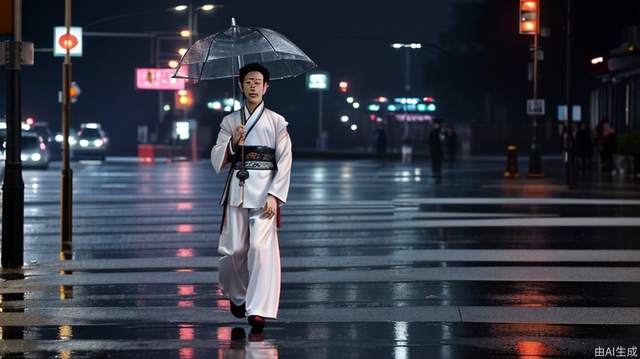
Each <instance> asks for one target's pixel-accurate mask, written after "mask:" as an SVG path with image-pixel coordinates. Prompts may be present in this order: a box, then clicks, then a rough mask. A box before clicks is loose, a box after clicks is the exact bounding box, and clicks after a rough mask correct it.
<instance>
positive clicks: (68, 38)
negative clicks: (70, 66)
mask: <svg viewBox="0 0 640 359" xmlns="http://www.w3.org/2000/svg"><path fill="white" fill-rule="evenodd" d="M58 44H60V46H61V47H62V48H63V49H65V50H67V51H71V49H73V48H74V47H76V46H77V45H78V38H77V37H75V36H73V35H71V34H64V35H62V36H60V38H59V39H58Z"/></svg>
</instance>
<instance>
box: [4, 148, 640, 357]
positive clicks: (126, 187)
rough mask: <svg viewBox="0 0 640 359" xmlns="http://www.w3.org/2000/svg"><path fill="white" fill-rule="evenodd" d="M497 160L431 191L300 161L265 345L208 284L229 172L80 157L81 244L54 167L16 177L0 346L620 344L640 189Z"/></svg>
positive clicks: (273, 349)
mask: <svg viewBox="0 0 640 359" xmlns="http://www.w3.org/2000/svg"><path fill="white" fill-rule="evenodd" d="M502 165H503V163H502V161H501V160H498V159H495V160H492V159H490V158H485V159H479V160H474V161H466V162H463V163H461V164H459V165H457V167H455V168H449V169H447V170H446V172H445V175H444V178H443V180H442V182H441V183H436V182H435V181H434V179H433V178H432V177H431V176H430V171H429V169H428V166H427V164H426V163H417V164H414V165H401V164H398V163H393V162H389V163H385V162H377V161H342V162H338V161H311V160H298V161H297V162H296V163H295V165H294V170H293V178H292V188H291V193H290V197H289V198H290V201H289V203H287V205H286V206H285V207H284V211H283V227H282V228H281V231H280V246H281V254H282V256H283V260H282V266H283V286H282V298H281V306H280V308H281V311H280V318H279V320H277V321H273V322H270V323H269V326H268V327H267V329H266V330H265V333H264V335H263V336H259V335H255V334H251V333H250V332H249V330H248V326H247V325H246V323H245V322H244V321H240V320H237V319H235V318H234V317H233V316H231V315H230V314H229V313H228V310H229V302H228V301H227V300H226V299H224V298H223V297H222V296H221V293H220V291H219V290H218V288H217V286H216V283H217V253H216V247H217V231H218V228H219V224H220V222H219V221H220V214H221V212H220V208H218V207H217V205H216V204H217V200H218V196H219V194H220V191H221V187H222V182H223V177H224V176H223V175H216V174H214V172H213V171H212V170H211V168H210V166H209V165H208V163H207V162H206V161H202V162H199V163H197V164H193V163H188V162H178V163H172V164H165V163H158V164H154V165H138V164H137V163H133V162H127V161H123V160H113V161H109V162H107V163H105V164H96V163H90V162H87V163H85V162H82V163H79V164H77V165H76V167H75V169H74V173H75V177H74V182H75V183H74V196H75V197H74V207H73V209H74V237H73V243H72V244H71V243H65V244H61V243H60V242H59V234H58V232H59V210H60V208H59V188H60V183H59V178H60V175H59V165H58V166H56V164H54V165H53V166H52V168H51V169H50V170H49V171H25V173H24V182H25V187H26V188H25V200H26V208H25V217H26V218H25V235H26V238H25V261H26V262H27V264H26V266H25V269H24V273H11V272H6V271H5V272H3V273H2V279H1V281H0V338H2V341H0V353H5V354H7V355H11V356H10V357H25V358H32V357H33V358H40V357H43V358H46V357H51V356H56V357H59V358H85V357H109V356H110V357H116V358H129V357H138V356H142V355H144V356H147V357H150V358H184V359H189V358H201V357H207V358H210V357H217V358H278V357H282V358H290V357H295V358H327V359H328V358H332V359H333V358H356V357H357V358H360V357H362V358H394V359H406V358H472V357H473V358H477V357H486V358H495V357H514V358H542V357H545V358H547V357H595V355H594V353H595V351H596V350H597V348H602V349H606V348H608V347H613V348H617V347H621V348H625V352H628V353H631V351H630V350H631V349H632V348H633V347H638V346H640V340H639V339H638V338H640V336H639V335H638V334H640V241H638V240H637V239H638V238H639V237H640V236H639V235H640V184H638V183H637V182H636V183H634V182H633V181H632V180H626V181H624V180H621V179H615V178H614V179H610V178H609V179H607V178H603V179H600V178H595V179H594V180H593V181H591V182H589V183H582V184H581V185H580V186H579V188H580V189H579V190H578V191H576V192H573V193H570V192H567V191H566V190H565V187H564V186H563V184H562V181H563V179H562V176H561V174H560V173H556V174H554V173H552V172H550V173H548V174H549V178H550V179H549V178H548V179H543V180H526V179H517V180H503V179H502V178H501V177H500V176H501V173H502V172H501V171H502ZM550 167H551V168H553V166H550ZM557 167H558V168H561V167H560V165H559V164H558V166H557ZM554 178H557V180H554ZM2 355H3V354H0V357H3V356H2ZM639 355H640V354H639Z"/></svg>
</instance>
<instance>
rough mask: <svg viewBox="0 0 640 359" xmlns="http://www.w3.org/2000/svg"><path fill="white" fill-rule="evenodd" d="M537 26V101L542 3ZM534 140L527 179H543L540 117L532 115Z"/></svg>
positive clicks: (534, 69)
mask: <svg viewBox="0 0 640 359" xmlns="http://www.w3.org/2000/svg"><path fill="white" fill-rule="evenodd" d="M536 11H537V14H536V25H535V32H534V33H533V99H534V100H537V99H538V96H539V91H538V90H539V77H540V75H539V72H540V70H539V69H540V68H539V60H540V59H539V57H540V2H538V3H537V4H536ZM531 117H532V132H533V135H532V138H531V149H530V152H529V171H528V173H527V177H529V178H542V177H544V173H543V172H542V155H541V154H540V147H539V146H538V115H532V116H531Z"/></svg>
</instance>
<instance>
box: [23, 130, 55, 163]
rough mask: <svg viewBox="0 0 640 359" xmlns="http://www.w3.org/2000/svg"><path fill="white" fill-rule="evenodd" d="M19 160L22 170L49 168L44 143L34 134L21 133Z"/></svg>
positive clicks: (47, 151)
mask: <svg viewBox="0 0 640 359" xmlns="http://www.w3.org/2000/svg"><path fill="white" fill-rule="evenodd" d="M21 142H22V151H21V152H20V160H21V161H22V167H23V168H39V169H47V168H49V149H48V148H47V144H46V141H45V140H44V139H43V138H42V137H41V136H38V134H37V133H35V132H27V131H22V139H21Z"/></svg>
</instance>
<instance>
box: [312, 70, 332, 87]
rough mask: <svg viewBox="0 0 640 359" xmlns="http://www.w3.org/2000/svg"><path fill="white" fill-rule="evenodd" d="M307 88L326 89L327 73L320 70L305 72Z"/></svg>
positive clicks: (327, 85) (327, 82) (327, 83)
mask: <svg viewBox="0 0 640 359" xmlns="http://www.w3.org/2000/svg"><path fill="white" fill-rule="evenodd" d="M307 88H308V89H309V90H320V91H327V90H328V89H329V73H328V72H320V71H315V72H310V73H307Z"/></svg>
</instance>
